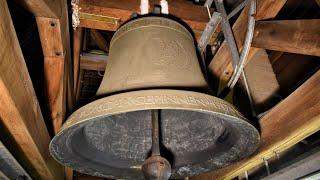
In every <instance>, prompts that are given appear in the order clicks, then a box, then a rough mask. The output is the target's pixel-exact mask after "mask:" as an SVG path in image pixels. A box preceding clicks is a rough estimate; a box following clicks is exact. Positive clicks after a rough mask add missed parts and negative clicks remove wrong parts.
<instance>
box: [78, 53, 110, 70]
mask: <svg viewBox="0 0 320 180" xmlns="http://www.w3.org/2000/svg"><path fill="white" fill-rule="evenodd" d="M107 59H108V56H107V55H101V54H90V53H82V54H81V56H80V69H85V70H95V71H105V69H106V66H107Z"/></svg>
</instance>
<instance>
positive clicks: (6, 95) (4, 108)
mask: <svg viewBox="0 0 320 180" xmlns="http://www.w3.org/2000/svg"><path fill="white" fill-rule="evenodd" d="M0 22H1V23H0V59H1V62H0V104H1V105H0V121H1V123H0V124H1V133H5V132H7V133H8V134H7V135H6V137H7V138H9V137H10V139H11V138H12V141H9V142H10V143H11V146H12V147H14V149H15V150H16V151H17V152H16V153H17V154H18V155H19V157H22V158H23V160H22V161H21V162H24V163H25V164H24V167H25V168H26V170H27V171H28V172H30V174H31V175H32V176H33V177H34V178H35V179H63V174H62V168H61V166H59V165H58V164H57V163H56V161H54V160H53V158H52V157H51V156H50V154H49V149H48V147H49V143H50V137H49V134H48V131H47V128H46V125H45V122H44V119H43V117H42V114H41V110H40V107H39V102H38V100H37V97H36V94H35V92H34V89H33V86H32V82H31V79H30V77H29V73H28V69H27V66H26V64H25V61H24V58H23V54H22V51H21V49H20V45H19V42H18V38H17V36H16V32H15V29H14V26H13V23H12V20H11V17H10V13H9V10H8V7H7V3H6V0H0ZM17 154H14V155H15V156H16V155H17ZM20 160H21V159H20Z"/></svg>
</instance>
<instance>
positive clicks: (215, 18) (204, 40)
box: [198, 12, 221, 53]
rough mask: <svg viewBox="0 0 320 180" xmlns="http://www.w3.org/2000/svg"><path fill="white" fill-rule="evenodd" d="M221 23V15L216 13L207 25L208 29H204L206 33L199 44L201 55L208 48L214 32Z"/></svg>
mask: <svg viewBox="0 0 320 180" xmlns="http://www.w3.org/2000/svg"><path fill="white" fill-rule="evenodd" d="M220 21H221V16H220V13H218V12H214V13H213V14H212V16H211V19H210V21H209V22H208V23H207V25H206V28H205V29H204V31H203V33H202V35H201V37H200V40H199V43H198V47H199V49H200V51H201V53H202V52H203V51H204V50H205V48H206V47H207V45H208V42H209V40H210V37H211V36H212V34H213V33H214V31H215V30H216V29H217V27H218V24H219V23H220Z"/></svg>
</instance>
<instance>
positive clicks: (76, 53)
mask: <svg viewBox="0 0 320 180" xmlns="http://www.w3.org/2000/svg"><path fill="white" fill-rule="evenodd" d="M83 31H84V28H77V29H76V30H74V31H73V85H74V91H73V92H74V95H76V94H77V86H78V79H79V69H80V52H81V50H82V41H83Z"/></svg>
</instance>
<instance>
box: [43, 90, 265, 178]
mask: <svg viewBox="0 0 320 180" xmlns="http://www.w3.org/2000/svg"><path fill="white" fill-rule="evenodd" d="M152 97H153V99H154V97H161V98H169V99H170V98H176V99H174V101H176V102H174V103H172V102H171V101H169V99H167V100H168V102H166V100H163V99H161V98H160V99H158V101H153V102H151V100H150V99H152ZM130 98H131V101H132V100H133V99H134V98H136V99H139V100H137V101H136V102H135V103H133V104H131V106H130V105H129V106H128V104H126V102H121V101H126V100H129V99H130ZM132 98H133V99H132ZM115 100H118V101H115ZM171 100H172V99H171ZM179 100H180V101H179ZM188 100H189V101H188ZM201 100H203V101H201ZM178 101H179V102H178ZM132 102H134V101H132ZM169 102H171V103H169ZM121 103H123V104H121ZM206 103H207V104H206ZM213 103H217V104H219V105H218V106H216V105H213ZM101 104H102V105H101ZM106 104H109V106H103V105H106ZM112 105H115V106H113V107H112ZM99 106H100V107H99ZM106 107H108V108H106ZM151 109H174V110H190V111H197V112H203V113H213V114H217V115H221V116H224V117H229V118H228V123H231V121H232V122H235V124H237V125H238V126H241V127H239V129H246V130H248V129H249V130H251V134H252V136H251V137H250V138H251V139H250V140H251V143H252V145H254V146H253V147H252V148H251V149H250V150H248V151H247V152H242V157H241V158H239V159H237V160H236V161H239V160H241V159H243V158H245V157H247V156H249V155H251V154H253V153H254V152H255V151H256V149H257V148H258V147H259V142H260V134H259V132H258V130H257V129H256V128H255V127H254V126H253V125H251V124H250V123H249V122H248V120H247V119H246V118H245V117H244V116H243V115H242V114H241V113H240V112H238V111H237V110H236V109H235V107H234V106H233V105H231V104H230V103H228V102H226V101H224V100H221V99H219V98H216V97H214V96H210V95H207V94H204V93H199V92H193V91H184V90H170V89H157V90H139V91H132V92H126V93H121V94H116V95H112V96H107V97H104V98H101V99H98V100H95V101H93V102H91V103H89V104H87V105H85V106H83V107H82V108H80V109H78V110H77V111H75V112H74V113H73V114H72V115H71V116H70V117H69V118H68V119H67V121H66V122H65V123H64V125H63V126H62V128H61V130H60V131H59V133H58V134H57V135H56V136H55V137H54V138H53V139H52V141H51V142H50V145H49V149H50V154H51V156H52V157H53V158H54V159H55V160H56V161H58V162H60V163H62V164H64V165H66V166H70V165H69V164H68V163H65V162H62V161H61V158H60V159H59V158H58V157H57V156H56V155H57V152H55V151H54V144H55V141H57V139H58V138H61V137H60V136H63V134H64V133H65V132H67V131H68V129H70V130H72V128H77V127H75V126H79V127H81V126H82V125H85V124H86V123H87V122H89V121H90V120H93V119H97V118H99V117H106V116H112V115H117V114H121V113H126V112H132V111H140V110H151ZM90 111H93V113H92V112H90ZM227 165H228V164H227ZM223 167H224V166H223ZM77 170H78V171H80V170H79V169H77ZM80 172H81V171H80ZM206 172H208V171H206ZM82 173H86V172H82ZM202 173H203V172H202ZM101 177H107V176H105V175H101ZM110 177H112V178H114V177H113V176H112V175H111V176H110Z"/></svg>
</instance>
